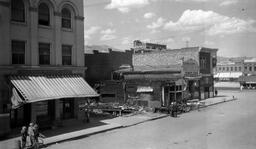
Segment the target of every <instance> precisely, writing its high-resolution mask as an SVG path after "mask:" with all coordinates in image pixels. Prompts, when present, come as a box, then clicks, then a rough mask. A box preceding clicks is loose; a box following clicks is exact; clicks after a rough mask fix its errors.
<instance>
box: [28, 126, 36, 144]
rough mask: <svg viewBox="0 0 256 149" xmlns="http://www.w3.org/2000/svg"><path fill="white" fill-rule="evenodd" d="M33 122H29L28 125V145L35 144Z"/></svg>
mask: <svg viewBox="0 0 256 149" xmlns="http://www.w3.org/2000/svg"><path fill="white" fill-rule="evenodd" d="M33 127H34V124H33V123H30V124H29V127H28V137H29V142H30V146H31V147H34V145H35V134H34V128H33Z"/></svg>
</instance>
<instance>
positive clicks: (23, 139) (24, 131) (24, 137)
mask: <svg viewBox="0 0 256 149" xmlns="http://www.w3.org/2000/svg"><path fill="white" fill-rule="evenodd" d="M20 133H21V148H22V149H24V148H25V147H26V142H27V135H28V133H27V127H26V126H23V127H22V128H21V132H20Z"/></svg>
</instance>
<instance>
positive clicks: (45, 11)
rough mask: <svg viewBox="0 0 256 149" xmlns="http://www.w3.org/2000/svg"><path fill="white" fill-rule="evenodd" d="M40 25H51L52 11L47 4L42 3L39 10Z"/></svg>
mask: <svg viewBox="0 0 256 149" xmlns="http://www.w3.org/2000/svg"><path fill="white" fill-rule="evenodd" d="M38 24H39V25H46V26H49V25H50V10H49V7H48V5H47V4H45V3H41V4H40V5H39V8H38Z"/></svg>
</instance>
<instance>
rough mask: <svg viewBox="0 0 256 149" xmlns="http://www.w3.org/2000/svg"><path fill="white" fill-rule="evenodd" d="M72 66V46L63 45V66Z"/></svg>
mask: <svg viewBox="0 0 256 149" xmlns="http://www.w3.org/2000/svg"><path fill="white" fill-rule="evenodd" d="M71 64H72V46H70V45H62V65H71Z"/></svg>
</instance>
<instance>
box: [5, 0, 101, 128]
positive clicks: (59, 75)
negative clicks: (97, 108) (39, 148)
mask: <svg viewBox="0 0 256 149" xmlns="http://www.w3.org/2000/svg"><path fill="white" fill-rule="evenodd" d="M83 14H84V13H83V0H76V1H69V0H2V1H1V2H0V32H1V34H0V49H1V50H0V82H1V84H0V114H1V115H2V116H1V118H2V119H3V121H4V124H5V125H1V126H4V129H5V128H6V129H5V130H10V129H12V128H16V127H20V126H21V125H27V124H28V123H29V122H36V123H39V125H41V126H42V127H43V126H44V125H47V124H50V125H54V123H58V122H61V121H63V120H65V119H70V118H77V119H81V118H82V117H83V116H82V114H83V113H81V112H79V111H80V110H79V104H83V103H84V102H85V98H86V97H94V96H97V94H96V92H95V91H94V90H93V89H92V88H91V87H90V86H89V85H88V84H87V83H86V82H85V81H84V79H83V78H82V77H84V76H85V70H86V69H85V67H84V50H83V49H84V32H83V31H84V17H83ZM72 82H73V83H72ZM72 88H73V89H72ZM79 88H80V89H79ZM11 101H12V102H11ZM18 102H21V103H22V104H20V105H19V106H18V108H17V107H16V108H13V107H14V106H17V105H15V104H18ZM6 116H7V117H6ZM2 128H3V127H2ZM1 131H2V132H3V129H2V130H1Z"/></svg>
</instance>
